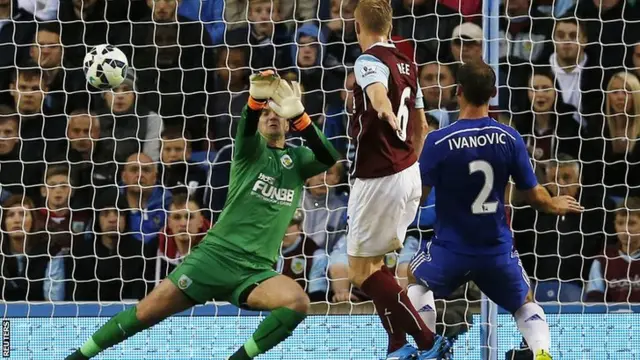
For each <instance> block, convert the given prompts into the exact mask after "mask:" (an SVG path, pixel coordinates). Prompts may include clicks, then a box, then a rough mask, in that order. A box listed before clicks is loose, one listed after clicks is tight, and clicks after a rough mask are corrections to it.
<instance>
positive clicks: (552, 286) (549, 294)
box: [533, 280, 582, 303]
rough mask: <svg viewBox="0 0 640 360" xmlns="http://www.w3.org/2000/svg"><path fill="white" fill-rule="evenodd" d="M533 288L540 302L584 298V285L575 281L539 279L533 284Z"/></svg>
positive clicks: (568, 300) (569, 300)
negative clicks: (579, 284)
mask: <svg viewBox="0 0 640 360" xmlns="http://www.w3.org/2000/svg"><path fill="white" fill-rule="evenodd" d="M533 289H534V294H535V299H536V301H538V302H563V303H564V302H579V301H580V300H581V299H582V287H580V286H578V285H576V284H574V283H568V282H560V281H555V280H550V281H539V282H537V283H535V284H533Z"/></svg>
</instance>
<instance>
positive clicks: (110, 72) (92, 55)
mask: <svg viewBox="0 0 640 360" xmlns="http://www.w3.org/2000/svg"><path fill="white" fill-rule="evenodd" d="M83 64H84V74H85V76H86V78H87V82H88V83H89V84H90V85H91V86H93V87H95V88H97V89H102V90H106V89H112V88H114V87H117V86H118V85H120V84H122V82H123V81H124V79H125V78H126V76H127V66H129V63H128V61H127V57H126V56H125V55H124V53H123V52H122V51H120V49H118V48H117V47H115V46H111V45H98V46H96V47H94V48H93V49H91V51H89V52H88V53H87V55H85V57H84V62H83Z"/></svg>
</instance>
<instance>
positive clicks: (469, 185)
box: [408, 61, 583, 360]
mask: <svg viewBox="0 0 640 360" xmlns="http://www.w3.org/2000/svg"><path fill="white" fill-rule="evenodd" d="M457 80H458V86H457V91H458V93H457V96H458V103H459V104H460V117H459V119H458V121H456V122H455V123H453V124H452V125H449V126H447V127H444V128H442V129H439V130H435V131H432V132H430V133H429V136H428V137H427V141H426V143H425V145H424V153H423V155H424V158H426V159H429V161H426V162H421V163H420V167H421V174H422V183H423V186H424V188H423V196H428V195H429V193H430V192H431V188H432V187H435V192H436V198H437V199H438V201H436V223H435V226H434V230H435V235H434V237H433V238H432V239H431V241H429V242H427V243H425V244H424V246H422V247H421V249H420V251H418V253H416V255H415V256H414V258H413V260H412V261H411V263H410V265H409V268H410V270H411V272H412V275H413V277H415V279H417V280H418V284H415V285H413V286H410V287H409V290H408V292H409V298H411V301H412V303H413V304H414V306H415V307H416V308H417V309H420V317H422V318H423V320H424V321H425V322H427V323H429V322H430V323H431V324H432V325H435V319H436V315H435V310H434V309H435V307H434V306H433V297H434V294H435V296H436V297H440V298H446V297H447V296H448V295H449V294H451V292H453V291H454V290H455V289H457V288H458V287H459V286H460V285H462V284H464V283H466V282H468V281H473V282H474V283H476V285H478V287H479V288H480V290H482V292H483V293H485V294H486V295H487V296H488V297H489V298H490V299H491V300H493V301H494V302H495V303H496V304H498V305H499V306H501V307H502V308H503V309H505V310H507V311H509V312H510V313H511V314H513V316H514V318H515V321H516V323H517V325H518V329H519V330H520V332H521V333H522V335H523V336H524V338H525V340H526V341H527V343H528V344H529V347H530V348H531V350H532V351H533V352H534V354H535V359H536V360H549V359H551V355H549V343H550V339H549V325H548V324H547V321H546V318H545V315H544V311H543V310H542V308H541V307H540V306H539V305H537V304H536V303H534V302H533V296H532V295H531V291H530V286H529V280H528V279H529V278H528V276H527V274H526V272H525V270H524V269H523V268H522V264H521V263H520V259H519V258H518V252H517V251H516V250H515V249H514V248H513V237H512V234H511V229H510V228H509V225H508V222H507V215H506V209H505V190H506V187H507V186H508V184H509V178H513V180H514V181H515V185H516V189H517V190H520V191H522V192H523V195H524V196H525V198H526V200H527V201H528V202H529V203H530V204H531V205H532V206H534V207H535V208H537V209H538V210H539V211H544V212H548V213H552V214H557V215H564V214H567V213H579V212H581V211H582V210H583V208H582V207H581V206H580V204H579V203H578V202H577V201H576V200H575V199H574V198H573V197H570V196H556V197H551V196H550V195H549V193H548V192H547V190H546V189H545V188H544V187H542V186H541V185H540V184H538V182H537V181H536V177H535V174H534V172H533V168H532V167H531V162H530V159H529V154H528V153H527V148H526V146H525V143H524V141H523V140H522V137H521V136H520V134H518V132H517V131H516V130H514V129H513V128H511V127H509V126H507V125H503V124H500V123H498V122H497V121H495V120H493V119H491V118H490V117H489V99H490V98H491V97H493V96H495V94H496V91H497V90H496V87H495V82H496V76H495V73H494V72H493V69H491V67H490V66H489V65H487V64H485V63H484V62H482V61H479V62H473V63H467V64H464V65H463V66H461V67H460V69H458V73H457ZM415 279H413V280H410V281H411V282H414V283H415V282H416V281H415Z"/></svg>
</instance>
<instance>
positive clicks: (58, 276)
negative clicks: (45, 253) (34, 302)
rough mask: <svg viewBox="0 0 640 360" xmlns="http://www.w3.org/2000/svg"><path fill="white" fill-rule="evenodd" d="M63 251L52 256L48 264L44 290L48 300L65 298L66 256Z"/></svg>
mask: <svg viewBox="0 0 640 360" xmlns="http://www.w3.org/2000/svg"><path fill="white" fill-rule="evenodd" d="M62 255H63V253H58V254H57V255H55V256H54V257H52V258H51V260H50V261H49V263H48V264H47V269H46V272H45V274H47V275H46V276H45V279H44V284H43V286H42V287H43V289H42V292H43V293H44V298H45V299H46V300H48V301H63V300H64V295H65V294H64V257H63V256H62Z"/></svg>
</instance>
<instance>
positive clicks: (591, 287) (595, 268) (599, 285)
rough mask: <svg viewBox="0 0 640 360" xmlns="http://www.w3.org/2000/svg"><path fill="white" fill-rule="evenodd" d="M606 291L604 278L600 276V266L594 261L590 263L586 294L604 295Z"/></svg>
mask: <svg viewBox="0 0 640 360" xmlns="http://www.w3.org/2000/svg"><path fill="white" fill-rule="evenodd" d="M605 290H606V284H605V282H604V276H603V275H602V264H600V261H598V260H596V261H594V262H593V263H591V269H590V270H589V281H587V289H586V292H587V293H589V292H591V291H595V292H601V293H604V292H605Z"/></svg>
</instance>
